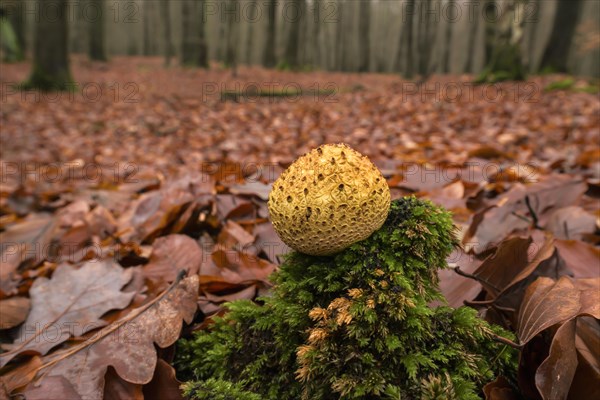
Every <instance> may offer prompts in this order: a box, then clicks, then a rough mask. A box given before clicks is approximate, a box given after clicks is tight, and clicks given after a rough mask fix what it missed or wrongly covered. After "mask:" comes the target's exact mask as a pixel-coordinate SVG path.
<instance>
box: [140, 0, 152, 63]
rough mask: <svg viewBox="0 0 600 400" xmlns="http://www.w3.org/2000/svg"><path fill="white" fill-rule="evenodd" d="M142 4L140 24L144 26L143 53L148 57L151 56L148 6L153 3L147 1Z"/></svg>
mask: <svg viewBox="0 0 600 400" xmlns="http://www.w3.org/2000/svg"><path fill="white" fill-rule="evenodd" d="M142 4H143V6H142V7H143V17H142V23H143V24H144V26H143V27H144V45H143V52H144V55H145V56H150V55H152V44H151V42H150V41H151V40H152V38H151V36H150V16H151V14H150V5H151V4H153V2H151V1H147V2H144V3H142Z"/></svg>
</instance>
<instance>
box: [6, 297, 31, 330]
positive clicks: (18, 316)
mask: <svg viewBox="0 0 600 400" xmlns="http://www.w3.org/2000/svg"><path fill="white" fill-rule="evenodd" d="M30 303H31V302H30V301H29V299H28V298H27V297H18V296H17V297H10V298H8V299H4V300H0V310H2V314H0V329H8V328H13V327H15V326H17V325H19V324H21V323H22V322H23V321H25V319H26V318H27V314H29V308H30Z"/></svg>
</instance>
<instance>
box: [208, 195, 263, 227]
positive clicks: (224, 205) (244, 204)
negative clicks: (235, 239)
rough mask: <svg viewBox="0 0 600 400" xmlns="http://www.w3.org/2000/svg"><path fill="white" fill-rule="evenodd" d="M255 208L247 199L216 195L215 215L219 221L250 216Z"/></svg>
mask: <svg viewBox="0 0 600 400" xmlns="http://www.w3.org/2000/svg"><path fill="white" fill-rule="evenodd" d="M254 213H255V206H254V204H252V202H251V201H248V199H244V198H241V197H238V196H233V195H230V194H219V195H217V214H218V217H219V219H220V220H221V221H224V220H227V219H233V218H241V217H246V216H252V215H254Z"/></svg>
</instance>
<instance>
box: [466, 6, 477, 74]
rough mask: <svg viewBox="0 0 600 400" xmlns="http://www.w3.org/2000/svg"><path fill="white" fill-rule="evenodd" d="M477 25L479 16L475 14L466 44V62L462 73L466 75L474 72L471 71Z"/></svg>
mask: <svg viewBox="0 0 600 400" xmlns="http://www.w3.org/2000/svg"><path fill="white" fill-rule="evenodd" d="M478 25H479V15H477V14H475V17H474V20H473V21H471V26H470V27H469V40H468V44H467V62H466V64H465V68H464V71H465V72H467V73H473V72H475V71H474V70H473V59H474V58H475V39H476V38H477V26H478Z"/></svg>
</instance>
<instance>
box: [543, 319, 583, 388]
mask: <svg viewBox="0 0 600 400" xmlns="http://www.w3.org/2000/svg"><path fill="white" fill-rule="evenodd" d="M575 325H576V321H575V320H574V319H572V320H570V321H567V322H565V323H564V324H562V325H561V327H560V328H558V330H557V331H556V333H555V334H554V338H553V339H552V344H551V345H550V354H549V355H548V358H546V359H545V360H544V362H543V363H542V364H541V365H540V366H539V368H538V369H537V371H536V373H535V385H536V386H537V388H538V390H539V392H540V394H541V395H542V399H544V400H554V399H565V398H566V397H567V395H568V394H569V388H570V387H571V382H572V381H573V377H574V376H575V370H576V369H577V350H576V349H575Z"/></svg>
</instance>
